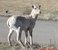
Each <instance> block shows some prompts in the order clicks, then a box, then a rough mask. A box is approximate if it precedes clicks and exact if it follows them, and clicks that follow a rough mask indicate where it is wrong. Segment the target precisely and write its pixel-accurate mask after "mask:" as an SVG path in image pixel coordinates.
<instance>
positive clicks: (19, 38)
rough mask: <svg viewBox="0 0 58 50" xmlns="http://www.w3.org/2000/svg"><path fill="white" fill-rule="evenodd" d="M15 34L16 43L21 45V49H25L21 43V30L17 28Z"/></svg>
mask: <svg viewBox="0 0 58 50" xmlns="http://www.w3.org/2000/svg"><path fill="white" fill-rule="evenodd" d="M16 32H17V41H18V43H19V44H20V45H21V47H22V48H25V47H24V44H23V43H22V41H21V34H22V30H21V29H20V28H18V30H17V31H16Z"/></svg>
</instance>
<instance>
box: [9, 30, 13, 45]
mask: <svg viewBox="0 0 58 50" xmlns="http://www.w3.org/2000/svg"><path fill="white" fill-rule="evenodd" d="M12 33H13V30H12V29H10V30H9V34H8V42H9V45H10V46H12V43H11V35H12Z"/></svg>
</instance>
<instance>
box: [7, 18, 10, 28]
mask: <svg viewBox="0 0 58 50" xmlns="http://www.w3.org/2000/svg"><path fill="white" fill-rule="evenodd" d="M7 26H8V27H10V25H9V19H8V20H7Z"/></svg>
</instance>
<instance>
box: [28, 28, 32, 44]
mask: <svg viewBox="0 0 58 50" xmlns="http://www.w3.org/2000/svg"><path fill="white" fill-rule="evenodd" d="M29 33H30V36H29V38H30V45H32V44H33V35H32V29H30V30H29Z"/></svg>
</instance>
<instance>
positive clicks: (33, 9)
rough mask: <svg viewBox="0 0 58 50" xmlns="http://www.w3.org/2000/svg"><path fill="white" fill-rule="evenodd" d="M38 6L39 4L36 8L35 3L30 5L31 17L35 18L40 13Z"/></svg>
mask: <svg viewBox="0 0 58 50" xmlns="http://www.w3.org/2000/svg"><path fill="white" fill-rule="evenodd" d="M40 7H41V5H39V8H37V7H36V6H35V5H32V11H31V15H32V18H35V16H37V15H39V14H40V13H41V10H40Z"/></svg>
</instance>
